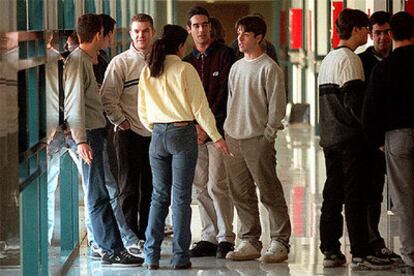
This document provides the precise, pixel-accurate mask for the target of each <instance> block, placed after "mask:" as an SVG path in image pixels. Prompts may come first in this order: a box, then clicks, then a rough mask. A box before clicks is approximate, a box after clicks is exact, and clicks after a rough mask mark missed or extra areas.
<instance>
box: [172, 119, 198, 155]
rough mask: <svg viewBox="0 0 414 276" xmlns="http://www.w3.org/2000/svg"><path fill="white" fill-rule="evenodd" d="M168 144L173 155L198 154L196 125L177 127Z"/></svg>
mask: <svg viewBox="0 0 414 276" xmlns="http://www.w3.org/2000/svg"><path fill="white" fill-rule="evenodd" d="M168 144H169V145H168V147H169V150H170V152H171V153H172V154H182V153H188V152H192V151H195V152H197V134H196V131H195V127H194V125H189V126H185V127H176V128H175V129H174V130H173V131H172V132H171V133H170V135H169V139H168Z"/></svg>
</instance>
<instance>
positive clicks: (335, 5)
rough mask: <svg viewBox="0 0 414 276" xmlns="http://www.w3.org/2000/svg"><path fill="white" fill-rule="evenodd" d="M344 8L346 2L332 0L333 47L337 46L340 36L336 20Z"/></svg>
mask: <svg viewBox="0 0 414 276" xmlns="http://www.w3.org/2000/svg"><path fill="white" fill-rule="evenodd" d="M343 9H344V3H343V2H342V1H336V2H332V47H333V48H336V47H337V46H338V43H339V37H338V32H337V31H336V27H335V21H336V19H337V18H338V16H339V14H340V13H341V11H342V10H343Z"/></svg>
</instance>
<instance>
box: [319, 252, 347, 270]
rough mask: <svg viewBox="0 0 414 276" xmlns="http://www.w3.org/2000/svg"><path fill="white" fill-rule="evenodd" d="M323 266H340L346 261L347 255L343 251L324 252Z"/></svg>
mask: <svg viewBox="0 0 414 276" xmlns="http://www.w3.org/2000/svg"><path fill="white" fill-rule="evenodd" d="M323 255H325V257H324V258H323V267H326V268H328V267H339V266H342V265H344V264H345V263H346V258H345V255H344V254H342V252H341V251H338V252H324V253H323Z"/></svg>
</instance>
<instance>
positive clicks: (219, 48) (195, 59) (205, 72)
mask: <svg viewBox="0 0 414 276" xmlns="http://www.w3.org/2000/svg"><path fill="white" fill-rule="evenodd" d="M187 19H188V21H187V30H188V32H189V33H190V34H191V36H192V38H193V41H194V49H193V51H192V53H190V54H189V55H188V56H186V57H185V58H184V60H185V61H187V62H189V63H191V64H192V65H193V66H194V67H195V68H196V70H197V72H198V74H199V76H200V78H201V81H202V83H203V86H204V90H205V92H206V96H207V100H208V103H209V105H210V108H211V111H212V112H213V114H214V117H215V119H216V122H217V128H218V129H219V131H220V133H221V134H222V135H223V134H224V133H223V124H224V120H225V119H226V105H227V94H228V91H227V81H228V75H229V71H230V67H231V65H232V64H233V62H234V60H235V58H234V53H233V50H232V49H231V48H229V47H227V46H225V45H224V44H222V43H220V42H219V41H217V40H212V39H211V25H210V16H209V14H208V12H207V10H206V9H204V8H202V7H194V8H191V9H190V10H189V11H188V14H187ZM197 134H198V144H199V147H198V160H197V167H196V172H195V176H194V186H195V187H196V192H197V200H198V202H199V209H200V218H201V224H202V233H201V241H199V242H197V243H196V244H195V246H194V247H193V248H192V249H191V251H190V254H191V256H192V257H203V256H216V257H218V258H224V257H225V256H226V254H227V252H229V251H232V250H233V249H234V239H235V235H234V233H233V209H234V206H233V201H232V199H231V197H230V193H229V188H228V182H227V179H226V172H225V169H224V162H223V156H222V154H221V153H220V152H219V151H218V150H217V149H216V148H215V147H214V143H212V142H211V141H210V140H209V139H208V137H207V134H206V133H205V131H204V130H203V129H202V128H201V127H200V126H199V125H197Z"/></svg>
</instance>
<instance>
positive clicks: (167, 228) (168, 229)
mask: <svg viewBox="0 0 414 276" xmlns="http://www.w3.org/2000/svg"><path fill="white" fill-rule="evenodd" d="M172 234H174V231H173V227H172V225H170V224H166V225H165V226H164V235H166V236H169V235H172Z"/></svg>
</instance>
